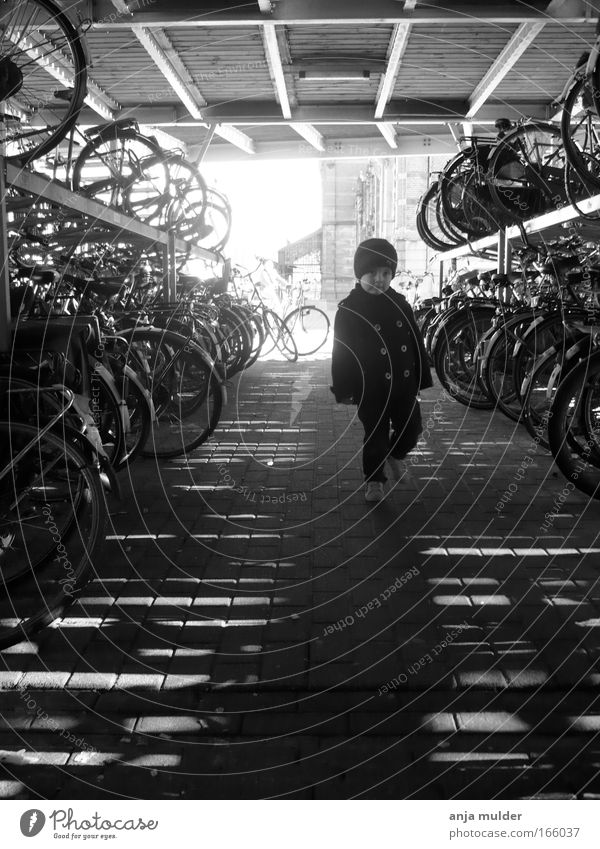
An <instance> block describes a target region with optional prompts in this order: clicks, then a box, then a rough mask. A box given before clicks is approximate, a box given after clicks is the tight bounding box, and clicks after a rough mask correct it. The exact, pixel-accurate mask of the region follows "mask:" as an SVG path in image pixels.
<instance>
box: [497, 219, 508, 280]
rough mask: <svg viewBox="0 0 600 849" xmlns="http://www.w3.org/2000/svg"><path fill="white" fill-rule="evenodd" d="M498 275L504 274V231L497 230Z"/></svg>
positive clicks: (501, 229)
mask: <svg viewBox="0 0 600 849" xmlns="http://www.w3.org/2000/svg"><path fill="white" fill-rule="evenodd" d="M498 274H506V231H505V230H504V229H503V228H500V230H498Z"/></svg>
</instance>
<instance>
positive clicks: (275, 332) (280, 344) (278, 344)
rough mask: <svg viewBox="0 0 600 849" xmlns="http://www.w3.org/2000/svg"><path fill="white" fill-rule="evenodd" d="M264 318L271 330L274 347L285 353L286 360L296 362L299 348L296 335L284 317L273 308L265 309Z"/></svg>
mask: <svg viewBox="0 0 600 849" xmlns="http://www.w3.org/2000/svg"><path fill="white" fill-rule="evenodd" d="M263 320H264V323H265V327H266V328H267V330H268V331H269V334H270V336H271V339H272V340H273V342H274V343H275V344H274V347H275V348H277V350H278V351H279V353H280V354H283V356H284V357H285V358H286V360H289V361H290V362H291V363H295V362H296V360H297V359H298V348H297V347H296V343H295V341H294V337H293V336H292V334H291V333H290V331H289V329H288V327H287V326H286V324H285V322H284V321H283V319H281V318H279V316H278V315H277V313H276V312H273V310H265V311H264V313H263ZM271 350H273V348H271Z"/></svg>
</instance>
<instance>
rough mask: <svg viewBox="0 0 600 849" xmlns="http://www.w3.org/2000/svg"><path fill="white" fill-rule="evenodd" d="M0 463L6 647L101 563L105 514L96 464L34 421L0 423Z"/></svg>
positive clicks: (49, 615) (2, 642) (47, 616)
mask: <svg viewBox="0 0 600 849" xmlns="http://www.w3.org/2000/svg"><path fill="white" fill-rule="evenodd" d="M11 464H12V468H11ZM0 467H1V468H2V470H3V471H2V472H1V473H0V475H1V477H0V648H4V647H6V646H10V645H13V644H14V643H17V642H19V641H20V640H22V639H24V638H25V637H28V636H31V634H32V633H34V632H35V631H37V630H38V629H39V628H41V627H43V626H44V625H47V624H49V623H50V622H51V621H52V620H53V619H55V618H56V617H57V616H59V615H61V613H62V612H63V611H64V610H65V609H66V607H67V606H68V605H69V604H70V603H71V602H72V601H73V599H74V598H75V597H76V595H77V593H78V591H79V590H80V589H81V588H82V587H83V585H84V584H85V581H86V578H87V576H88V574H89V571H90V568H91V567H93V566H94V564H95V563H96V562H97V561H98V558H99V555H100V548H101V545H102V542H103V540H104V533H105V525H106V517H107V516H106V505H105V502H104V494H103V492H102V487H101V484H100V480H99V476H98V473H97V471H96V469H94V468H93V467H92V465H91V464H90V463H89V462H88V460H87V458H86V457H85V455H84V454H82V452H81V451H79V450H78V449H77V448H76V447H75V445H73V444H72V443H71V442H69V441H68V440H67V441H63V440H62V439H61V438H60V437H59V436H57V435H55V434H54V433H51V432H47V433H45V434H44V435H43V436H41V435H40V432H39V431H38V429H37V428H35V427H32V426H31V425H27V424H22V423H19V422H10V423H9V422H0ZM65 528H68V529H69V530H68V532H65V531H64V529H65Z"/></svg>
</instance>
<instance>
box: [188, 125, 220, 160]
mask: <svg viewBox="0 0 600 849" xmlns="http://www.w3.org/2000/svg"><path fill="white" fill-rule="evenodd" d="M216 129H217V125H216V124H209V127H208V132H207V133H206V136H205V137H204V140H203V141H202V144H201V145H200V150H199V152H198V156H197V157H196V158H195V159H194V160H192V164H193V165H200V163H201V162H202V160H203V159H204V157H205V156H206V151H207V150H208V148H209V147H210V143H211V142H212V140H213V136H214V134H215V130H216Z"/></svg>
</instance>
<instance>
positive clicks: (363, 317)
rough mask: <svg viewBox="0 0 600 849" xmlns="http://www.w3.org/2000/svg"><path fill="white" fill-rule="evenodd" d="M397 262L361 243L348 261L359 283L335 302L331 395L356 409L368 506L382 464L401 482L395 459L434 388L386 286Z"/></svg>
mask: <svg viewBox="0 0 600 849" xmlns="http://www.w3.org/2000/svg"><path fill="white" fill-rule="evenodd" d="M397 264H398V256H397V254H396V251H395V249H394V247H393V245H391V244H390V243H389V242H387V241H386V240H385V239H367V240H366V241H365V242H361V244H360V245H359V246H358V248H357V250H356V253H355V255H354V273H355V275H356V279H357V281H358V282H357V283H356V285H355V287H354V289H353V290H352V291H351V292H350V294H349V295H348V297H346V298H344V300H343V301H340V303H339V305H338V311H337V313H336V317H335V324H334V341H333V354H332V362H331V372H332V383H333V385H332V387H331V391H332V392H333V394H334V395H335V400H336V401H337V402H338V403H339V404H357V405H358V418H359V419H360V421H361V422H362V424H363V427H364V429H365V436H364V441H363V456H362V460H363V472H364V475H365V499H366V500H367V501H381V500H382V498H383V497H384V490H383V485H384V483H385V481H386V476H385V474H384V466H385V463H386V461H387V463H388V465H389V467H390V470H391V472H392V476H393V477H394V478H395V479H396V480H398V479H399V478H400V477H401V476H402V466H401V464H400V462H399V461H400V460H402V459H403V458H404V457H406V455H407V454H408V453H409V451H412V449H413V448H414V447H415V446H416V444H417V442H418V439H419V435H420V434H421V432H422V427H421V411H420V409H419V402H418V401H417V395H418V392H419V390H420V389H427V388H428V387H430V386H433V382H432V380H431V373H430V370H429V365H428V363H427V355H426V353H425V346H424V345H423V340H422V338H421V334H420V333H419V329H418V327H417V324H416V321H415V317H414V315H413V312H412V309H411V308H410V306H409V305H408V302H407V300H406V298H405V297H404V296H403V295H401V294H400V293H399V292H396V291H394V290H393V289H391V288H390V284H391V282H392V278H393V276H394V275H395V273H396V266H397ZM390 423H391V428H392V432H391V436H390Z"/></svg>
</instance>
